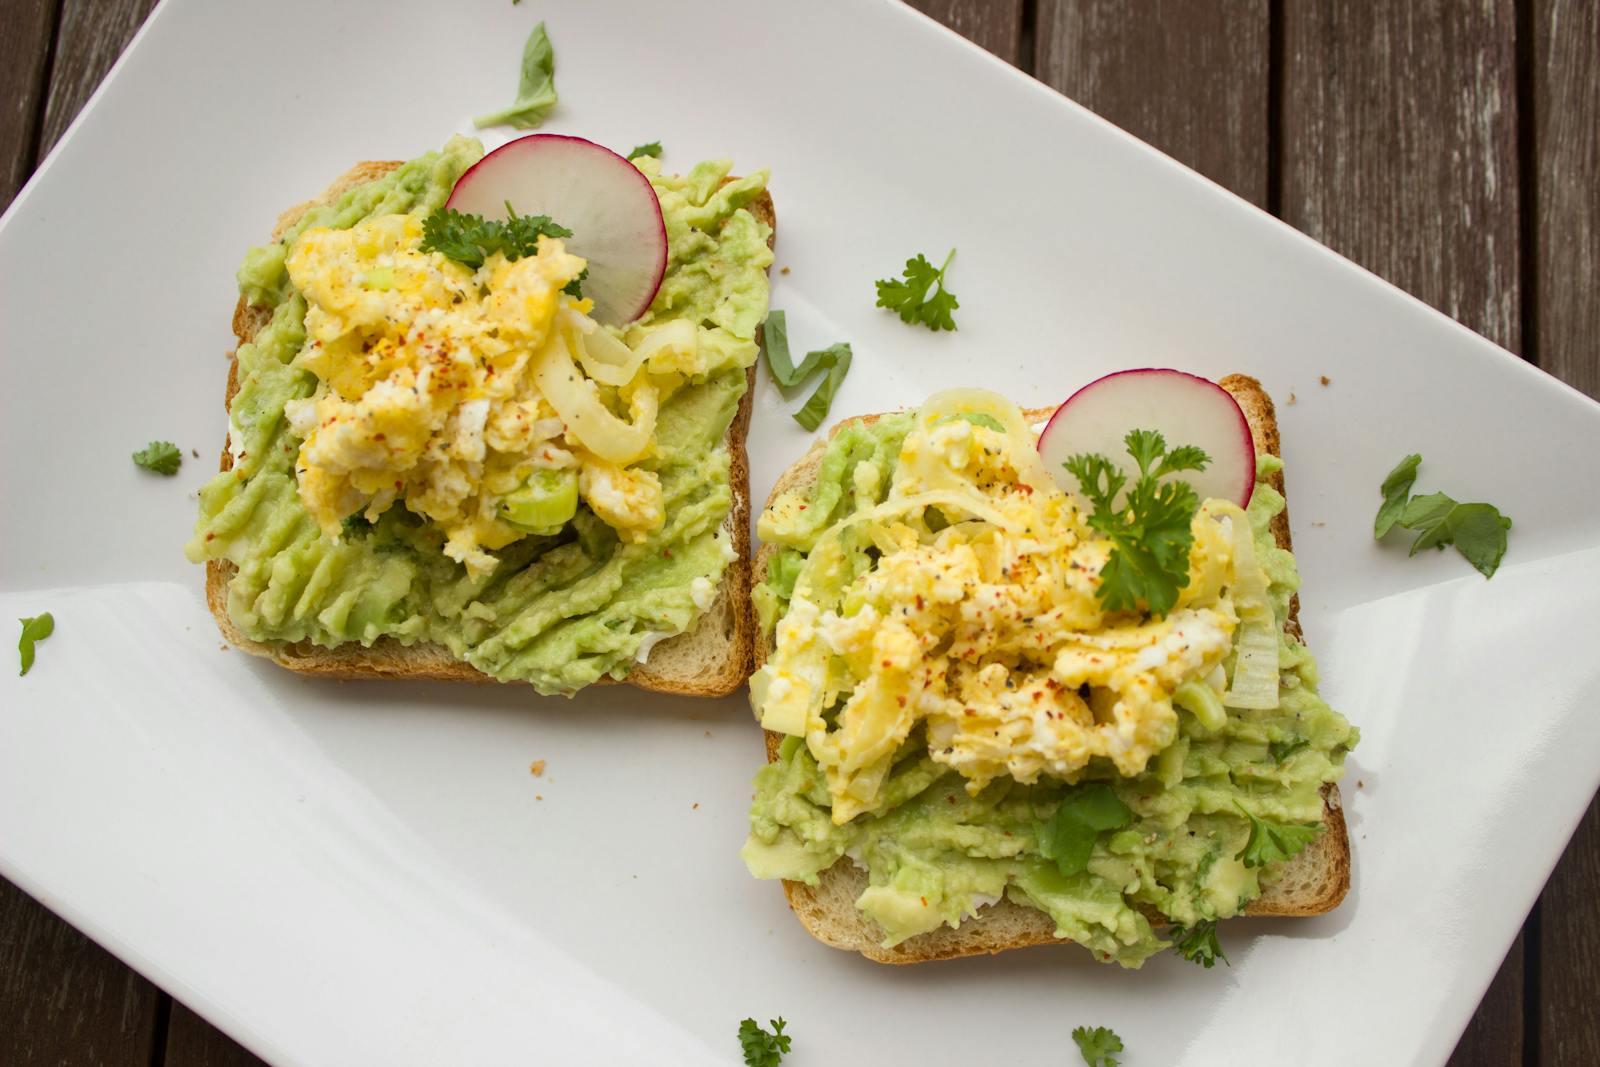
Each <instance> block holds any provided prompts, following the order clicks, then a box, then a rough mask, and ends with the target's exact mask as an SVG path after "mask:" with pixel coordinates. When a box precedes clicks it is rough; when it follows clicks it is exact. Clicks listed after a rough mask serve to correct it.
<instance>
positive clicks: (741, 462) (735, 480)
mask: <svg viewBox="0 0 1600 1067" xmlns="http://www.w3.org/2000/svg"><path fill="white" fill-rule="evenodd" d="M400 165H401V163H400V161H399V160H369V161H366V162H362V163H357V164H356V165H355V166H354V167H351V168H350V169H349V170H348V171H346V172H345V173H344V174H342V175H340V176H339V177H338V178H337V179H335V180H334V182H333V184H332V185H330V186H328V188H327V189H325V190H323V192H322V193H321V195H320V196H318V197H317V198H316V199H315V200H308V201H306V202H305V203H301V204H296V205H295V206H294V207H291V208H289V209H288V210H287V211H285V212H283V213H282V214H281V215H279V216H278V221H277V224H276V226H274V227H273V231H272V236H273V239H274V240H277V239H279V238H281V237H282V236H283V234H284V232H285V231H287V230H288V229H289V227H291V226H293V225H294V224H295V222H297V221H298V220H299V218H300V216H301V215H303V214H305V212H306V211H307V210H308V209H309V208H311V207H314V206H316V205H318V204H323V203H327V202H329V201H331V200H334V199H336V198H338V197H339V196H341V195H343V194H344V193H345V192H346V191H348V190H350V189H352V188H354V187H356V186H358V185H362V184H364V183H366V182H369V181H372V180H374V179H376V178H381V177H383V176H384V175H385V174H388V173H389V172H390V171H392V170H394V169H395V168H396V167H399V166H400ZM746 208H747V210H749V211H750V213H751V214H753V215H755V216H756V218H757V219H759V220H760V221H762V222H764V223H766V224H767V226H768V227H769V228H770V229H771V230H772V236H769V237H768V239H767V243H768V245H769V246H771V245H772V244H773V242H774V241H775V239H776V235H777V221H778V220H777V212H776V209H775V207H774V205H773V202H772V197H771V195H770V194H769V193H767V192H766V191H764V190H763V191H762V193H761V195H760V196H759V197H757V198H756V199H754V200H752V201H751V202H750V203H749V204H747V205H746ZM270 318H271V316H270V313H268V312H266V311H265V310H263V309H260V308H255V307H251V306H250V305H249V304H247V303H246V302H245V300H244V299H243V298H242V297H241V298H240V299H239V302H238V303H237V304H236V305H235V307H234V310H233V332H234V336H235V338H236V339H237V340H238V343H239V344H245V343H246V342H248V341H250V340H251V339H252V338H254V337H255V335H256V332H257V331H258V330H260V329H261V328H262V327H263V326H265V325H266V324H267V322H268V321H270ZM756 341H757V343H758V344H759V343H760V342H761V333H760V330H759V328H758V330H757V333H756ZM755 377H756V372H755V366H754V365H752V366H751V367H750V368H749V369H748V370H746V372H745V385H746V388H745V394H744V397H743V398H742V399H741V400H740V402H739V409H738V411H737V412H736V413H735V415H734V418H733V421H732V422H731V423H730V424H729V426H728V432H727V435H726V437H725V442H726V444H727V448H728V453H729V459H730V463H729V469H728V484H729V486H730V488H731V489H732V491H733V504H732V507H731V508H730V509H729V511H728V517H727V519H726V520H724V527H725V528H726V529H727V530H728V532H729V535H730V537H731V538H732V541H733V547H734V549H735V551H736V553H737V555H736V557H735V558H734V560H733V561H732V562H731V563H729V564H728V568H727V570H726V571H725V572H724V573H723V578H722V583H721V585H720V586H719V587H718V591H717V598H716V600H714V601H713V602H712V604H711V607H710V608H709V609H708V610H707V611H706V613H705V614H704V615H702V616H701V617H700V619H699V620H698V622H697V623H696V625H695V627H694V628H693V629H691V630H689V631H688V632H686V633H682V634H679V635H678V636H676V637H672V638H668V639H667V640H665V641H662V642H661V643H660V644H658V645H656V646H655V647H654V648H653V649H651V651H650V656H649V659H648V660H647V661H646V662H644V663H642V664H636V665H635V666H634V667H633V669H631V670H630V671H629V672H628V674H627V676H626V677H625V678H623V679H622V680H621V684H626V685H632V686H635V687H636V688H639V689H646V690H650V691H652V692H658V693H674V694H677V695H680V696H726V695H728V694H729V693H732V692H734V691H735V690H736V689H738V688H739V687H740V686H741V685H743V684H744V682H745V679H746V678H748V677H749V675H750V663H751V657H752V655H753V653H754V647H755V623H754V618H753V616H752V615H751V614H750V612H749V610H748V609H747V608H746V605H747V604H748V603H749V600H750V573H751V572H750V459H749V454H748V452H747V451H746V447H745V439H746V436H747V435H748V433H749V430H750V412H751V408H752V405H753V402H754V393H755ZM238 390H239V360H238V356H237V349H235V351H234V352H232V353H230V354H229V364H228V384H227V390H226V392H225V394H224V396H223V409H224V410H227V408H228V407H229V406H230V405H231V404H232V403H233V397H234V394H235V393H237V392H238ZM232 467H233V456H232V454H231V453H230V452H229V451H228V448H227V443H226V441H224V443H223V449H222V459H221V464H220V468H219V469H221V470H224V471H226V470H230V469H231V468H232ZM235 573H236V568H235V567H234V565H233V564H232V563H231V562H229V561H228V560H208V561H207V563H206V605H207V606H208V607H209V608H210V609H211V614H212V615H213V616H215V617H216V620H217V626H218V628H219V629H220V630H221V631H222V635H223V637H225V638H226V639H227V640H228V642H229V643H230V644H232V645H234V646H235V647H237V648H240V649H243V650H244V651H246V652H249V653H251V654H252V655H257V656H262V657H264V658H266V659H270V660H272V661H273V662H275V663H277V664H279V665H280V666H283V667H287V668H288V669H289V670H292V671H296V672H298V673H300V674H312V675H320V676H322V677H325V678H340V679H360V678H407V679H412V680H415V681H451V682H493V681H498V679H496V678H494V677H493V676H491V675H488V674H485V673H483V672H482V671H480V670H478V669H477V668H476V667H474V666H472V665H471V664H470V663H466V662H464V661H462V660H459V659H457V658H456V657H455V655H454V654H453V653H451V651H450V650H449V649H448V648H446V647H444V646H443V645H437V644H433V643H429V642H417V643H414V644H411V645H406V644H402V643H401V642H400V641H398V640H395V639H394V638H392V637H382V638H379V639H378V640H377V641H374V642H373V643H372V645H370V646H365V645H362V644H360V643H359V642H347V643H345V644H342V645H339V646H337V647H335V648H322V647H320V646H318V645H315V644H312V643H311V642H310V641H298V642H293V643H290V642H281V641H274V642H263V641H255V640H252V639H251V638H249V637H246V636H245V635H244V633H242V632H241V631H240V630H239V628H238V626H237V625H235V623H234V621H233V619H232V618H231V617H230V616H229V615H228V584H229V583H230V582H231V581H232V580H233V576H234V574H235ZM596 684H598V685H610V684H617V683H616V680H615V679H612V678H609V677H607V678H601V679H600V680H599V681H598V682H597V683H596Z"/></svg>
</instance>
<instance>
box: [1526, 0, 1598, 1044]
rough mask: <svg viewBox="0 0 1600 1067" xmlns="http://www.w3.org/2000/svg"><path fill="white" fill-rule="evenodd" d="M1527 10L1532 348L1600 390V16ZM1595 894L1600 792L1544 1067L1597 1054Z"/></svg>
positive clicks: (1570, 0) (1569, 919)
mask: <svg viewBox="0 0 1600 1067" xmlns="http://www.w3.org/2000/svg"><path fill="white" fill-rule="evenodd" d="M1531 16H1532V18H1531V22H1532V25H1531V26H1530V27H1528V29H1529V30H1530V31H1531V32H1529V33H1528V37H1529V40H1528V42H1527V44H1528V46H1529V55H1528V56H1527V61H1528V62H1529V65H1530V67H1531V70H1530V74H1531V78H1530V79H1529V80H1528V82H1525V83H1524V84H1525V88H1529V87H1531V89H1532V95H1533V100H1532V105H1533V107H1532V110H1533V116H1532V117H1533V122H1532V124H1531V125H1532V127H1533V144H1532V146H1531V148H1532V152H1533V168H1532V169H1533V173H1534V203H1533V220H1532V221H1533V224H1534V225H1533V226H1532V231H1533V246H1534V247H1533V257H1534V259H1533V264H1534V292H1535V296H1536V299H1535V302H1534V313H1533V314H1534V323H1533V331H1534V341H1535V346H1536V347H1535V351H1536V352H1537V353H1538V356H1539V365H1540V366H1542V367H1544V368H1545V369H1546V370H1548V371H1549V372H1550V373H1552V374H1554V375H1555V376H1556V377H1558V378H1560V379H1562V380H1563V381H1565V382H1567V383H1568V384H1569V385H1573V386H1576V387H1577V388H1579V389H1582V390H1583V391H1584V392H1586V393H1588V394H1589V395H1590V396H1593V397H1600V343H1597V341H1596V338H1597V337H1600V301H1596V299H1595V293H1596V291H1597V289H1600V15H1597V13H1596V10H1595V6H1594V5H1593V4H1592V3H1589V2H1588V0H1535V2H1534V3H1533V4H1532V5H1531ZM1529 83H1531V85H1530V84H1529ZM1527 126H1528V124H1527V123H1526V122H1525V123H1524V128H1525V129H1526V128H1527ZM1525 229H1526V228H1525ZM1596 899H1600V802H1597V803H1595V804H1594V805H1592V806H1591V807H1590V808H1589V813H1588V816H1587V817H1586V818H1585V819H1584V820H1583V824H1582V825H1581V826H1580V827H1579V828H1578V832H1577V834H1576V836H1574V837H1573V839H1572V844H1571V845H1570V846H1568V848H1567V852H1566V855H1565V856H1563V857H1562V859H1561V862H1560V864H1559V865H1557V867H1556V869H1555V872H1554V873H1553V874H1552V875H1551V876H1550V881H1549V884H1548V885H1546V887H1545V891H1544V896H1543V897H1542V898H1541V899H1540V904H1539V909H1540V923H1539V955H1538V960H1539V974H1538V982H1539V1018H1538V1020H1537V1024H1536V1025H1537V1026H1538V1034H1539V1053H1540V1063H1541V1064H1542V1065H1544V1067H1580V1065H1583V1067H1587V1065H1589V1064H1595V1063H1600V1014H1597V1013H1596V1012H1595V1008H1594V1000H1595V994H1596V992H1597V991H1600V944H1597V942H1596V938H1595V924H1594V916H1595V907H1596V906H1595V901H1596Z"/></svg>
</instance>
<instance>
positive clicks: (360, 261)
mask: <svg viewBox="0 0 1600 1067" xmlns="http://www.w3.org/2000/svg"><path fill="white" fill-rule="evenodd" d="M422 238H423V227H422V220H421V219H420V218H419V217H418V216H415V215H385V216H378V217H375V218H371V219H368V220H366V221H364V222H361V223H359V224H357V225H355V226H352V227H350V228H349V229H343V230H334V229H312V230H308V231H307V232H306V233H305V234H303V235H302V236H301V237H300V238H299V240H297V241H296V242H295V245H294V247H293V249H292V250H291V252H290V254H289V256H288V259H287V267H288V271H289V277H290V279H291V281H292V282H293V283H294V285H295V287H296V288H297V289H298V290H299V291H300V292H301V293H302V294H303V295H304V297H305V299H306V304H307V310H306V318H305V326H306V343H305V346H304V348H303V349H302V350H301V351H300V353H299V354H298V356H296V359H295V363H296V365H297V366H298V367H300V368H302V369H304V370H306V371H309V372H310V373H311V374H312V375H314V376H315V378H316V381H317V386H316V391H315V392H314V393H313V395H312V396H310V397H306V398H303V399H299V400H294V401H291V402H290V403H289V404H288V405H286V406H285V409H284V414H285V417H286V418H287V420H288V422H289V425H290V428H291V429H292V430H293V431H294V433H295V434H296V435H297V436H299V437H300V438H301V445H300V451H299V455H298V457H297V461H296V464H295V470H296V477H297V479H298V484H299V493H300V498H301V500H302V502H303V503H304V504H305V507H306V510H307V511H308V512H309V513H310V515H311V516H312V518H313V519H314V520H315V521H316V523H317V524H318V526H319V527H320V528H321V529H322V530H323V531H324V532H326V533H328V534H329V535H331V536H335V537H337V536H338V535H339V533H340V531H341V530H342V526H343V523H344V522H345V520H347V519H348V518H350V517H351V516H354V515H361V516H363V517H364V518H365V519H366V520H367V521H369V522H371V521H376V520H377V518H378V517H379V516H380V515H382V514H383V513H384V512H385V511H386V510H387V509H388V508H390V507H391V506H393V505H394V504H396V503H401V504H403V505H404V507H405V508H407V509H408V510H409V511H411V512H413V513H415V514H416V515H418V516H421V517H422V518H423V519H425V520H427V521H428V522H430V523H432V524H434V525H435V526H436V527H437V528H438V529H439V530H440V531H441V532H442V533H443V535H444V553H445V555H447V556H449V557H450V558H451V559H454V560H456V561H458V562H460V563H462V564H463V565H464V566H465V567H466V569H467V570H468V572H469V573H471V574H472V575H474V576H481V575H484V574H487V573H489V572H491V571H493V569H494V568H495V566H496V565H497V563H498V560H497V559H496V557H495V556H494V555H493V554H492V553H493V552H494V551H496V550H497V549H500V548H504V547H505V546H506V545H509V544H511V543H512V542H514V541H517V540H519V539H521V538H523V537H527V536H529V535H530V534H534V533H541V534H543V533H550V532H553V530H552V529H551V528H548V527H543V526H540V527H535V528H530V527H529V526H527V525H526V524H519V523H518V522H517V521H516V519H517V517H518V516H519V515H523V514H526V513H527V511H526V509H525V508H524V509H521V510H519V508H518V507H517V506H515V504H514V502H515V500H516V499H517V497H518V494H521V495H522V496H523V497H526V495H527V493H528V492H529V491H530V490H529V488H528V487H529V486H530V485H539V484H545V481H546V480H547V479H545V480H541V479H538V478H535V475H536V474H537V473H538V472H541V471H543V472H546V474H548V472H550V471H568V472H571V473H570V474H568V475H567V476H566V477H576V479H577V486H578V493H579V495H580V496H581V497H582V498H583V500H584V502H585V503H587V504H589V505H590V506H591V509H592V510H593V511H594V513H595V515H596V516H597V517H599V518H600V519H601V521H603V522H605V523H607V524H608V525H610V526H612V527H613V528H615V529H616V531H617V532H618V534H619V536H621V537H622V538H623V539H624V540H630V541H637V540H642V539H643V538H645V537H646V536H647V535H648V534H649V533H650V532H651V531H653V530H656V529H659V528H661V526H662V524H663V522H664V519H665V514H664V507H663V501H662V492H661V485H660V482H659V480H658V479H657V477H656V475H655V474H654V473H653V472H651V471H649V470H646V469H641V468H638V467H636V466H634V464H636V463H638V462H640V461H643V460H647V459H648V458H649V457H650V455H651V448H652V434H653V431H654V418H655V413H656V410H657V403H656V401H657V398H658V396H659V395H660V391H661V390H662V389H663V388H664V387H665V388H670V387H671V385H672V384H673V382H672V378H671V376H670V375H669V376H667V378H666V379H665V380H663V379H662V378H661V376H659V375H656V376H652V374H651V372H650V368H649V367H648V366H647V363H646V361H645V360H644V359H635V360H631V361H630V362H631V366H632V367H633V370H632V372H631V373H632V377H631V378H630V379H629V380H627V381H622V382H620V384H618V383H617V382H611V383H608V384H605V385H602V383H599V382H596V381H594V380H592V379H591V378H589V377H587V376H585V374H584V372H583V370H582V369H581V367H580V362H581V359H580V360H579V361H575V360H574V358H573V356H572V353H574V352H576V353H577V354H578V355H579V356H580V357H583V356H585V355H586V353H587V349H586V348H585V345H586V344H591V345H592V344H598V343H599V341H600V340H602V338H600V337H597V336H596V332H597V331H599V330H600V329H601V328H600V327H599V326H598V324H596V323H594V322H593V320H592V319H589V318H588V316H587V312H588V310H589V307H590V303H589V301H587V300H582V299H579V298H576V297H573V296H571V295H569V294H567V293H565V292H564V291H563V290H564V289H565V287H566V286H567V285H568V284H569V283H571V282H573V281H574V280H576V279H578V278H579V276H580V275H581V274H582V272H583V270H584V266H585V264H584V260H583V259H581V258H580V257H578V256H575V255H572V254H570V253H568V252H567V251H566V249H565V247H564V245H563V244H562V242H561V241H560V240H558V239H554V238H548V237H547V238H542V239H541V240H540V241H539V244H538V249H537V252H536V254H534V255H531V256H524V257H522V258H519V259H515V260H511V259H507V258H506V257H505V256H504V255H503V254H501V253H498V252H497V253H494V254H493V255H490V256H488V257H487V258H486V259H485V260H484V262H483V265H482V266H481V267H479V268H477V269H473V268H471V267H468V266H465V265H463V264H461V263H459V262H456V261H455V260H452V259H449V258H447V257H446V256H444V255H443V254H441V253H438V252H425V251H423V250H422V248H421V245H422ZM586 337H588V338H590V340H588V341H586V340H585V338H586ZM603 339H604V340H605V341H606V342H607V343H608V344H610V345H611V346H613V347H614V348H620V350H621V351H623V352H624V353H627V352H628V348H627V346H626V345H625V344H624V343H623V342H622V341H620V340H617V339H615V338H611V337H610V335H605V337H604V338H603ZM552 366H556V367H559V368H560V369H561V380H560V382H559V388H560V391H559V394H558V395H551V393H550V390H549V389H547V388H545V387H543V386H542V384H541V382H543V383H544V385H549V384H550V381H551V379H550V378H549V375H550V368H551V367H552ZM541 375H543V376H544V377H543V378H542V377H541ZM641 401H642V402H641ZM630 408H631V413H632V420H631V422H630V421H629V418H628V413H629V411H630ZM575 411H581V417H579V418H575V417H574V412H575ZM579 423H581V425H575V424H579ZM619 440H622V441H623V443H622V444H620V445H619V444H618V443H617V442H618V441H619ZM508 498H510V499H511V500H512V501H513V503H512V504H510V505H508ZM570 510H571V505H570V504H569V505H568V507H567V511H568V512H569V513H570ZM556 528H557V529H558V528H559V526H557V527H556Z"/></svg>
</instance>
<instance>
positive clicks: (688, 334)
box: [633, 319, 700, 370]
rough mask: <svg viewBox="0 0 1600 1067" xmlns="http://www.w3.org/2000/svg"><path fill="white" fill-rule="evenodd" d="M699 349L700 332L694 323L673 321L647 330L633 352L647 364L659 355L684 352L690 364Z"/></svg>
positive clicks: (680, 320) (682, 320)
mask: <svg viewBox="0 0 1600 1067" xmlns="http://www.w3.org/2000/svg"><path fill="white" fill-rule="evenodd" d="M699 349H700V331H699V329H697V328H696V327H695V325H694V323H692V322H690V321H689V320H688V319H673V320H672V321H670V322H668V323H666V324H664V325H661V326H657V327H655V328H653V329H651V330H649V331H648V332H647V333H646V334H645V335H644V338H643V339H642V340H640V342H639V344H638V345H637V346H636V347H635V348H634V350H633V351H634V353H635V354H636V355H638V357H639V358H640V359H642V360H645V361H647V362H648V361H649V360H651V359H653V358H654V357H655V356H656V355H658V354H661V353H665V352H671V351H678V352H684V353H687V355H688V357H689V360H690V361H691V362H692V361H693V360H694V357H695V355H696V354H697V353H698V352H699ZM651 369H652V370H654V369H655V367H654V366H653V365H652V368H651Z"/></svg>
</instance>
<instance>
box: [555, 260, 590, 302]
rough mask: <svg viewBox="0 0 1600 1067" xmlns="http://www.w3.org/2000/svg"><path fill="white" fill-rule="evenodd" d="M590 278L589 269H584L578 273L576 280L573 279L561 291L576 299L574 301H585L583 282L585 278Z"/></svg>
mask: <svg viewBox="0 0 1600 1067" xmlns="http://www.w3.org/2000/svg"><path fill="white" fill-rule="evenodd" d="M588 276H589V268H588V267H584V268H583V269H582V270H580V271H579V272H578V276H577V277H576V278H574V279H572V280H571V281H570V282H568V283H567V284H566V285H563V286H562V287H561V291H562V292H563V293H566V294H567V295H568V296H570V297H572V299H574V300H582V299H583V280H584V279H585V278H587V277H588Z"/></svg>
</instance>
